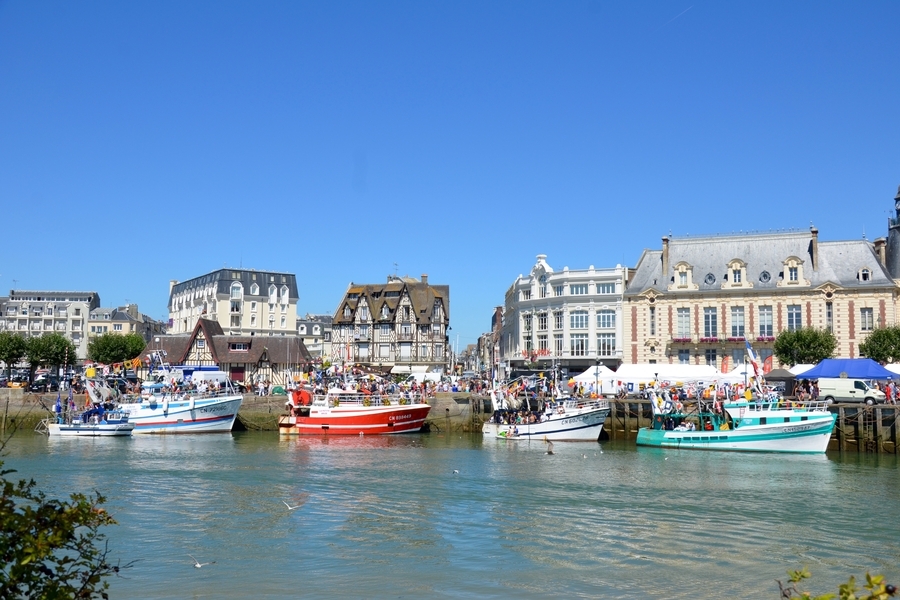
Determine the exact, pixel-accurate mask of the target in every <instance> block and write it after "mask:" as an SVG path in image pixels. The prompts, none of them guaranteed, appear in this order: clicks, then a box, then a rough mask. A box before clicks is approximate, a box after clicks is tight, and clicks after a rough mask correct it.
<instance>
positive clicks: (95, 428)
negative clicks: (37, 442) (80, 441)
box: [43, 406, 134, 437]
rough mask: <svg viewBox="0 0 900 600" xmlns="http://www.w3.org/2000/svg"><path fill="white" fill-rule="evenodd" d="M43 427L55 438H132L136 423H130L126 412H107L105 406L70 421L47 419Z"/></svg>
mask: <svg viewBox="0 0 900 600" xmlns="http://www.w3.org/2000/svg"><path fill="white" fill-rule="evenodd" d="M43 425H44V428H45V430H46V432H47V433H48V434H49V435H51V436H54V437H55V436H70V437H97V436H104V437H106V436H130V435H131V434H132V432H133V431H134V423H131V422H129V420H128V415H127V414H126V413H125V412H123V411H121V410H118V409H113V410H106V409H105V408H104V407H103V406H96V407H94V408H91V409H89V410H86V411H84V413H82V414H81V415H79V416H77V417H75V418H72V419H69V420H63V419H62V418H61V417H57V418H56V419H45V420H44V421H43Z"/></svg>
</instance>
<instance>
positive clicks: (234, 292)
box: [231, 281, 244, 300]
mask: <svg viewBox="0 0 900 600" xmlns="http://www.w3.org/2000/svg"><path fill="white" fill-rule="evenodd" d="M243 297H244V286H242V285H241V284H240V283H238V282H237V281H235V282H234V283H232V284H231V298H232V299H234V300H240V299H241V298H243Z"/></svg>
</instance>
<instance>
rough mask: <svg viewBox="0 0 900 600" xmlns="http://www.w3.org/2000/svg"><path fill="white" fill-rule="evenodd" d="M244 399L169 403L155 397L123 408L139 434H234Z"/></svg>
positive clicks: (122, 406) (202, 399)
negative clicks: (230, 432)
mask: <svg viewBox="0 0 900 600" xmlns="http://www.w3.org/2000/svg"><path fill="white" fill-rule="evenodd" d="M243 400H244V398H243V396H241V395H239V394H232V395H226V396H217V397H210V398H198V399H194V400H193V401H191V400H189V399H185V398H178V399H173V400H171V401H168V402H165V401H163V399H162V398H158V397H153V398H150V399H145V400H144V401H143V402H141V403H139V404H138V403H133V404H123V405H121V409H122V410H124V411H125V412H127V413H128V420H129V421H131V422H132V423H134V433H136V434H142V433H221V432H228V431H231V428H232V427H233V426H234V420H235V419H236V418H237V414H238V410H240V408H241V403H242V402H243Z"/></svg>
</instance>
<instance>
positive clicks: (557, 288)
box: [553, 285, 566, 296]
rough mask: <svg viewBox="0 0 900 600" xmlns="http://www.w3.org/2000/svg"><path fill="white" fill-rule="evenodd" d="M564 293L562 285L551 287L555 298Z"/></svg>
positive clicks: (564, 289)
mask: <svg viewBox="0 0 900 600" xmlns="http://www.w3.org/2000/svg"><path fill="white" fill-rule="evenodd" d="M565 291H566V288H565V286H563V285H555V286H553V294H554V295H555V296H562V295H563V293H564V292H565Z"/></svg>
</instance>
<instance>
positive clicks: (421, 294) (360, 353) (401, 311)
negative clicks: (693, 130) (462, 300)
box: [331, 275, 450, 373]
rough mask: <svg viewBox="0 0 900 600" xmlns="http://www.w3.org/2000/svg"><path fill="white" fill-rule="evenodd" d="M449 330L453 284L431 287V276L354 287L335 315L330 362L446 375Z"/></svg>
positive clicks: (398, 278) (400, 278) (351, 286)
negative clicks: (439, 372) (451, 287)
mask: <svg viewBox="0 0 900 600" xmlns="http://www.w3.org/2000/svg"><path fill="white" fill-rule="evenodd" d="M449 326H450V286H447V285H431V284H429V283H428V276H427V275H422V279H421V280H419V279H415V278H413V277H393V276H392V277H389V278H388V280H387V283H383V284H357V283H351V284H350V285H349V286H348V288H347V292H346V293H345V294H344V297H343V298H342V299H341V302H340V304H339V305H338V308H337V311H336V312H335V315H334V319H333V325H332V344H331V362H332V364H335V365H351V364H352V365H360V366H366V367H369V368H370V369H374V370H379V371H382V372H384V373H387V372H394V373H403V372H406V373H409V372H411V371H414V370H422V369H423V368H424V369H425V370H429V371H445V370H446V368H447V365H448V352H447V350H448V334H447V330H448V328H449Z"/></svg>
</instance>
